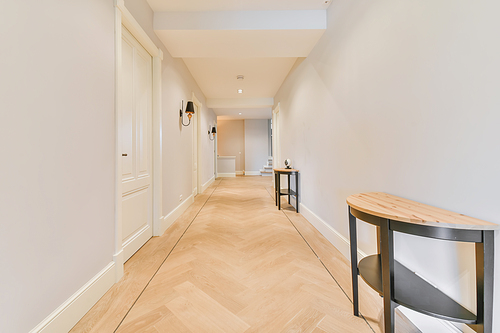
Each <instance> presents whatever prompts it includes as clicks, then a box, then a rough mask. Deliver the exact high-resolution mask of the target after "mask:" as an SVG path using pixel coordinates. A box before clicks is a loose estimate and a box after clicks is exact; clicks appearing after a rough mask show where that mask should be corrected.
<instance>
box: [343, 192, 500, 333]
mask: <svg viewBox="0 0 500 333" xmlns="http://www.w3.org/2000/svg"><path fill="white" fill-rule="evenodd" d="M347 204H348V205H349V234H350V241H351V269H352V271H351V273H352V292H353V307H354V315H356V316H358V315H359V303H358V275H360V276H361V277H362V278H363V280H364V281H365V282H366V283H367V284H368V285H369V286H370V287H372V288H373V289H374V290H376V291H377V292H378V293H379V294H380V295H381V296H383V298H384V328H385V332H386V333H389V332H391V333H393V332H394V309H395V308H396V307H397V306H399V305H403V306H405V307H408V308H410V309H412V310H415V311H418V312H421V313H424V314H427V315H429V316H433V317H437V318H441V319H444V320H450V321H455V322H460V323H464V324H467V325H468V326H470V327H471V328H472V329H473V330H475V331H476V332H478V333H492V332H493V331H492V321H493V272H494V267H493V265H494V264H493V262H494V234H493V233H494V230H495V229H498V228H499V227H500V226H499V225H497V224H494V223H490V222H486V221H482V220H478V219H475V218H471V217H468V216H464V215H462V214H457V213H453V212H450V211H447V210H444V209H440V208H436V207H432V206H428V205H425V204H422V203H418V202H415V201H411V200H407V199H403V198H399V197H396V196H393V195H390V194H386V193H380V192H373V193H360V194H356V195H351V196H350V197H348V198H347ZM356 218H358V219H360V220H362V221H364V222H367V223H370V224H373V225H375V226H377V232H378V238H379V239H378V241H379V246H378V249H379V251H378V252H379V253H378V254H376V255H372V256H368V257H366V258H364V259H362V260H361V261H360V262H359V263H358V260H357V237H356ZM395 231H396V232H402V233H406V234H411V235H417V236H421V237H429V238H435V239H442V240H448V241H455V242H472V243H475V244H476V247H475V254H476V285H477V287H476V290H477V311H476V313H477V315H474V314H473V313H471V312H470V311H469V310H467V309H465V308H464V307H463V306H461V305H460V304H458V303H457V302H455V301H454V300H453V299H451V298H450V297H448V296H447V295H445V294H444V293H443V292H441V291H440V290H439V289H437V288H435V287H433V286H431V285H430V284H429V283H427V282H426V281H424V280H423V279H421V278H420V277H419V276H418V275H416V274H415V273H413V272H412V271H410V270H409V269H408V268H406V267H405V266H403V265H402V264H400V263H399V262H397V261H396V260H394V242H393V239H394V238H393V237H394V232H395Z"/></svg>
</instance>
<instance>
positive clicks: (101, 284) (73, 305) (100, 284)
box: [30, 262, 115, 333]
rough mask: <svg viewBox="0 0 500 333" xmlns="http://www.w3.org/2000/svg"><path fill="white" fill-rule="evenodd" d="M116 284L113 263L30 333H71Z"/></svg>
mask: <svg viewBox="0 0 500 333" xmlns="http://www.w3.org/2000/svg"><path fill="white" fill-rule="evenodd" d="M114 283H115V263H114V262H111V263H109V264H108V265H107V266H106V267H105V268H104V269H103V270H102V271H100V272H99V273H98V274H97V275H96V276H95V277H94V278H92V280H90V281H89V282H87V283H86V284H85V285H84V286H83V287H82V288H80V290H78V291H77V292H76V293H75V294H74V295H73V296H71V297H70V298H69V299H68V300H67V301H66V302H64V303H63V304H61V306H59V307H58V308H57V309H56V310H55V311H54V312H52V313H51V314H50V315H49V316H48V317H47V318H45V319H44V320H43V321H42V322H41V323H40V324H38V325H37V326H36V327H35V328H33V329H32V330H31V331H30V333H53V332H69V330H71V328H73V326H75V324H76V323H78V321H79V320H80V319H82V317H83V316H84V315H85V314H86V313H87V312H88V311H89V310H90V309H91V308H92V307H93V306H94V304H95V303H97V301H98V300H99V299H100V298H101V297H102V296H103V295H104V294H105V293H106V292H107V291H108V290H109V289H110V288H111V287H112V286H113V284H114Z"/></svg>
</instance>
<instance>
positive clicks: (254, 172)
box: [245, 171, 260, 176]
mask: <svg viewBox="0 0 500 333" xmlns="http://www.w3.org/2000/svg"><path fill="white" fill-rule="evenodd" d="M245 176H260V171H245Z"/></svg>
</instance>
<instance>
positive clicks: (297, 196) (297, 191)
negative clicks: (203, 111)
mask: <svg viewBox="0 0 500 333" xmlns="http://www.w3.org/2000/svg"><path fill="white" fill-rule="evenodd" d="M295 205H296V206H295V211H296V212H297V213H298V212H299V173H298V172H297V173H296V174H295Z"/></svg>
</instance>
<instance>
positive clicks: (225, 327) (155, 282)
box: [71, 176, 379, 333]
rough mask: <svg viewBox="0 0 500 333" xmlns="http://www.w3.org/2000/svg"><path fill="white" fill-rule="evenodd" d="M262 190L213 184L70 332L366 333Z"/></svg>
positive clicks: (240, 183)
mask: <svg viewBox="0 0 500 333" xmlns="http://www.w3.org/2000/svg"><path fill="white" fill-rule="evenodd" d="M271 186H272V184H271V177H259V176H257V177H236V178H222V179H218V180H217V181H216V182H215V183H214V184H213V185H212V186H211V187H210V188H209V189H207V190H206V191H205V192H204V193H203V194H202V195H199V196H198V197H197V199H196V202H195V203H194V204H193V205H192V207H190V209H189V210H188V211H187V212H186V213H185V214H184V215H183V216H181V218H179V219H178V220H177V221H176V222H175V223H174V225H173V226H172V227H171V228H170V229H169V230H167V232H166V233H165V235H164V236H162V237H157V238H153V239H152V240H151V241H150V242H148V243H147V244H146V245H145V246H144V247H143V248H142V249H141V250H140V251H139V252H137V254H136V255H134V256H133V257H132V258H131V259H130V260H129V262H127V264H126V266H125V270H126V273H125V276H124V278H123V279H122V281H120V282H119V283H117V284H116V285H115V286H114V287H113V288H112V289H111V290H110V291H109V292H108V293H107V294H106V295H105V296H104V297H103V298H102V299H101V300H100V301H99V302H98V303H97V304H96V305H95V306H94V308H93V309H92V310H91V311H90V312H89V313H88V314H87V315H86V316H85V317H84V318H83V319H82V320H81V321H80V322H79V323H78V324H77V325H76V326H75V327H74V328H73V330H72V331H71V332H120V333H128V332H195V333H200V332H316V333H317V332H342V333H346V332H356V333H363V332H373V331H374V330H373V329H372V327H370V326H369V325H368V323H367V322H366V321H365V319H364V318H362V317H361V318H358V317H355V316H353V315H352V303H351V301H350V300H349V298H348V297H347V295H346V292H347V293H349V291H348V290H346V289H347V288H345V287H346V286H344V288H343V289H344V290H343V289H342V288H340V286H339V283H340V285H344V284H345V283H346V281H339V283H337V281H336V280H335V279H334V278H333V277H332V275H331V274H330V272H329V271H328V270H327V269H326V268H325V265H324V264H323V263H322V261H320V260H318V257H319V255H317V254H315V252H313V250H312V248H311V247H309V245H308V243H306V241H305V238H303V237H302V235H301V234H300V233H299V232H298V230H299V229H298V228H296V226H294V224H293V223H292V221H293V220H294V219H295V218H294V217H292V215H295V213H294V212H292V209H291V208H290V209H289V211H287V210H282V211H278V210H277V208H276V206H275V203H274V200H273V196H272V189H271ZM283 200H284V199H283ZM297 216H299V215H297ZM344 266H346V265H344ZM345 268H347V267H345ZM330 271H332V269H331V268H330ZM336 274H338V273H336ZM345 275H346V277H345V278H346V279H347V280H348V274H345ZM341 278H342V277H341ZM375 308H376V307H375ZM367 319H368V320H369V321H370V318H367ZM372 326H373V328H374V329H375V332H378V331H379V329H378V327H376V326H374V325H373V322H372Z"/></svg>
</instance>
